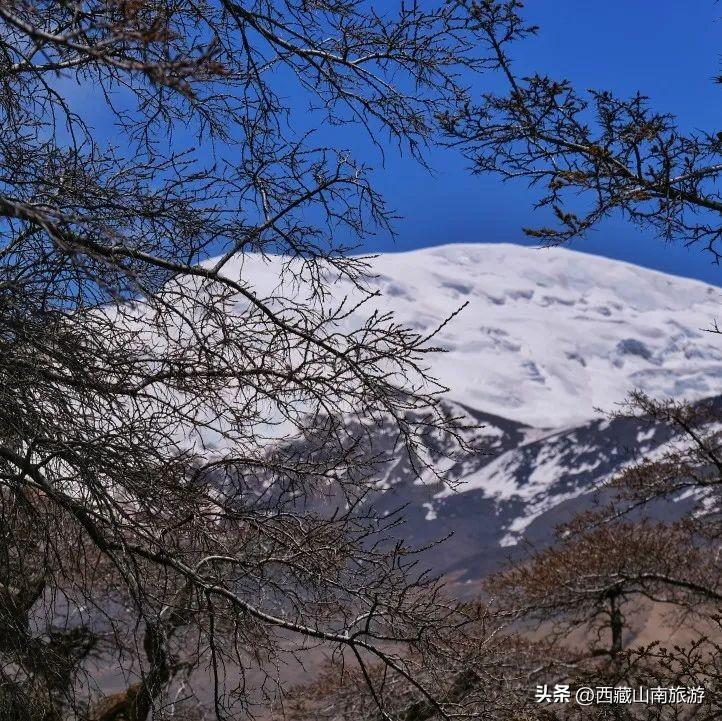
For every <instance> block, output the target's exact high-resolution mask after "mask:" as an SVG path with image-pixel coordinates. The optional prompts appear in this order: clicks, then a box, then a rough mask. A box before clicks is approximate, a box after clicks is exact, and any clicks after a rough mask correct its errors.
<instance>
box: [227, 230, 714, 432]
mask: <svg viewBox="0 0 722 721" xmlns="http://www.w3.org/2000/svg"><path fill="white" fill-rule="evenodd" d="M274 264H275V261H274V262H272V263H271V265H270V266H269V265H268V262H267V261H263V262H261V261H260V260H257V259H254V258H252V257H248V256H247V257H246V258H245V260H244V261H243V264H242V265H241V264H238V265H236V266H235V268H233V269H232V270H231V272H234V273H237V274H238V275H240V276H241V277H243V278H244V279H246V280H247V281H248V282H249V283H251V284H252V285H255V286H256V287H259V288H260V287H263V286H267V285H268V282H270V279H271V278H273V277H275V273H274V270H275V269H274V267H273V265H274ZM371 264H372V269H373V272H374V273H375V274H376V275H377V276H378V277H377V279H376V281H375V284H376V285H377V286H378V287H379V289H380V290H381V291H382V296H381V297H380V298H379V299H378V300H375V301H374V302H373V303H374V307H375V308H380V309H383V310H389V309H393V310H395V311H396V313H397V315H398V317H399V318H400V319H401V320H404V321H405V322H407V323H409V324H411V325H413V326H414V327H416V328H418V329H419V330H421V331H431V330H432V329H433V328H435V327H436V326H438V325H439V323H441V322H442V321H443V320H444V318H446V317H447V316H448V315H449V314H451V313H452V312H453V311H454V310H456V309H457V308H458V307H459V306H460V305H461V304H462V303H464V302H466V301H468V302H469V305H468V307H467V308H465V309H464V310H463V311H462V312H461V313H460V314H459V315H458V316H457V317H456V318H454V320H453V321H452V322H451V323H450V324H449V325H447V326H445V327H444V328H443V330H442V331H441V333H440V334H439V335H438V336H437V339H436V342H437V344H438V345H440V346H442V347H443V348H445V349H446V351H447V352H446V353H444V354H438V355H437V356H436V357H435V358H433V359H432V361H431V363H432V367H433V372H434V373H435V374H436V376H437V377H438V378H439V380H440V381H441V382H442V383H444V384H445V385H447V386H448V387H449V388H450V389H451V392H450V396H451V398H452V399H455V400H458V401H460V402H462V403H464V404H466V405H469V406H472V407H475V408H478V409H480V410H483V411H485V412H488V413H493V414H496V415H499V416H502V417H504V418H509V419H513V420H516V421H519V422H522V423H526V424H529V425H533V426H537V427H542V428H550V427H556V428H558V427H562V426H569V425H573V424H578V423H580V422H583V421H585V420H588V419H591V418H593V417H595V416H596V415H598V412H597V410H596V409H603V410H611V409H613V408H614V405H615V404H616V403H619V402H621V401H622V400H623V399H624V397H625V396H626V395H627V394H628V393H629V392H630V391H631V390H633V389H634V388H641V389H642V390H645V391H647V392H648V393H650V394H652V395H654V396H657V397H663V396H672V397H677V398H680V397H685V398H690V399H696V398H702V397H706V396H712V395H716V394H719V393H722V336H718V335H714V334H710V333H708V332H705V330H704V329H705V328H709V327H710V326H711V324H712V323H713V321H714V320H715V319H716V318H718V317H719V316H720V315H722V312H721V309H722V303H721V301H722V290H721V289H719V288H715V287H713V286H708V285H706V284H704V283H700V282H698V281H694V280H689V279H685V278H679V277H675V276H670V275H665V274H663V273H659V272H656V271H651V270H648V269H645V268H641V267H638V266H634V265H631V264H628V263H623V262H620V261H615V260H610V259H607V258H601V257H598V256H593V255H588V254H585V253H578V252H575V251H571V250H567V249H558V248H555V249H533V248H526V247H522V246H518V245H510V244H493V245H492V244H466V245H446V246H441V247H435V248H429V249H423V250H416V251H412V252H406V253H387V254H383V255H380V256H378V257H377V258H375V259H374V260H372V262H371ZM346 285H347V283H345V282H341V283H339V284H338V287H337V289H336V290H337V292H338V294H339V296H342V295H345V294H346V293H349V292H350V287H348V288H347V287H345V286H346ZM334 293H336V291H334ZM365 312H368V307H367V309H366V311H365Z"/></svg>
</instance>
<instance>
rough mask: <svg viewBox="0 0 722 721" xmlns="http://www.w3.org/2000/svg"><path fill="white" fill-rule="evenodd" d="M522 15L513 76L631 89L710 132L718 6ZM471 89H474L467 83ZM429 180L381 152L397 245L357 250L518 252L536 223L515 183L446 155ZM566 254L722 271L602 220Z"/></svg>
mask: <svg viewBox="0 0 722 721" xmlns="http://www.w3.org/2000/svg"><path fill="white" fill-rule="evenodd" d="M525 15H526V16H527V17H528V18H529V20H530V21H531V22H533V23H534V24H538V25H540V26H541V30H540V34H539V36H538V37H536V38H532V39H530V40H528V41H525V42H524V43H520V44H518V45H517V47H516V50H515V51H514V57H515V60H516V63H517V67H518V68H519V70H520V71H533V70H537V71H539V72H545V73H548V74H550V75H552V76H555V77H565V78H568V79H569V80H571V81H572V82H573V83H574V84H575V85H576V86H577V87H578V88H580V89H581V88H590V87H594V88H600V89H601V88H604V89H609V90H612V91H613V92H615V93H617V94H632V93H634V92H636V91H637V90H640V91H641V92H643V93H644V94H646V95H648V96H649V97H650V99H651V102H652V103H653V104H654V106H655V108H656V109H658V110H660V111H666V112H670V113H672V114H674V115H676V116H677V117H678V119H679V121H680V123H681V124H682V125H683V126H684V127H685V128H686V129H695V128H699V129H705V130H715V131H716V130H719V129H722V117H720V115H721V114H720V109H721V108H722V86H720V85H716V84H714V82H713V78H714V76H715V75H716V74H718V73H720V72H722V63H721V60H720V57H721V54H722V4H720V3H718V2H716V1H715V0H693V1H691V2H684V1H683V0H607V2H605V3H593V2H579V1H578V0H576V1H573V0H531V1H530V2H528V3H527V7H526V9H525ZM478 82H479V87H480V88H483V86H484V84H485V82H488V81H486V80H485V79H484V78H483V77H482V78H480V79H479V80H478ZM430 160H431V163H432V165H433V167H434V168H435V173H434V174H429V173H427V172H426V171H424V170H423V169H421V168H420V167H418V166H416V165H415V164H414V162H413V161H412V160H410V159H403V158H402V159H400V158H398V157H395V156H392V155H389V156H388V157H387V162H386V167H385V170H384V171H383V172H379V173H378V181H377V182H378V185H379V186H380V188H381V190H382V191H384V193H385V195H386V197H387V199H388V201H389V203H390V205H391V206H393V207H394V208H395V209H396V210H397V211H398V212H399V213H400V214H401V215H402V216H403V219H402V220H400V221H399V222H398V223H397V226H396V227H397V230H398V238H397V239H396V241H395V243H392V242H391V241H390V240H389V239H388V238H386V237H378V238H376V239H375V240H374V241H373V242H371V243H370V244H369V245H368V246H367V248H368V249H369V250H408V249H411V248H417V247H422V246H429V245H437V244H440V243H448V242H515V243H517V242H518V243H527V244H528V243H529V241H528V240H527V239H526V238H525V237H524V235H523V233H522V232H521V227H522V226H524V225H535V224H537V225H538V224H540V218H539V217H536V218H535V217H534V214H533V211H532V210H531V202H532V200H533V198H534V196H533V195H532V194H530V193H529V192H528V191H527V190H526V187H525V185H524V184H523V183H506V184H501V183H500V181H499V180H498V179H497V178H490V177H485V178H484V177H478V176H472V175H470V174H469V173H468V172H467V170H466V167H465V161H464V160H463V159H462V158H460V157H458V156H457V155H455V154H454V153H453V152H449V151H443V152H442V151H435V152H433V153H432V154H431V157H430ZM571 247H573V248H574V249H575V250H580V251H585V252H590V253H597V254H600V255H606V256H610V257H613V258H619V259H623V260H627V261H630V262H634V263H638V264H641V265H645V266H648V267H650V268H655V269H658V270H662V271H665V272H669V273H676V274H678V275H687V276H691V277H695V278H699V279H702V280H705V281H707V282H711V283H715V284H717V285H722V267H719V266H715V265H713V264H712V262H711V258H710V257H709V256H708V255H705V254H704V253H702V252H701V251H700V250H699V249H695V248H693V249H686V248H684V247H682V246H681V245H680V244H671V245H666V244H665V243H664V242H663V241H661V240H659V239H657V238H655V237H654V236H653V235H652V234H651V233H641V232H640V231H638V230H637V229H636V228H634V227H632V226H630V225H628V224H626V223H625V222H624V221H622V220H621V219H613V220H610V221H609V222H607V223H605V225H604V226H601V227H600V228H599V229H598V230H597V231H596V232H594V233H593V234H592V235H590V236H589V237H588V238H586V239H582V240H578V241H575V242H574V243H573V244H572V245H571Z"/></svg>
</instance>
